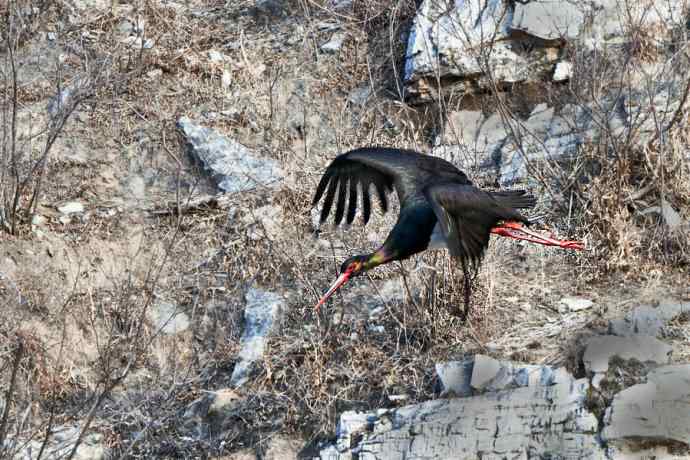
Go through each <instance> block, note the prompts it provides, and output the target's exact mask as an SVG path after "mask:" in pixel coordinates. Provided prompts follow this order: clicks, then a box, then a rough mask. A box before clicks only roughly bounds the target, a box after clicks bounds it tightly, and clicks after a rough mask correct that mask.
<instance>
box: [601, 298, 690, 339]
mask: <svg viewBox="0 0 690 460" xmlns="http://www.w3.org/2000/svg"><path fill="white" fill-rule="evenodd" d="M685 312H690V302H687V301H682V300H679V299H672V298H666V299H662V300H661V301H660V302H659V304H658V305H657V306H652V305H640V306H639V307H637V308H634V309H633V310H631V311H630V312H628V314H626V315H625V317H623V318H617V319H612V320H610V321H609V334H614V335H618V336H631V335H636V334H641V335H649V336H652V337H658V336H660V335H663V334H664V333H665V329H666V323H667V322H669V321H671V320H672V319H674V318H676V317H677V316H679V315H680V314H682V313H685Z"/></svg>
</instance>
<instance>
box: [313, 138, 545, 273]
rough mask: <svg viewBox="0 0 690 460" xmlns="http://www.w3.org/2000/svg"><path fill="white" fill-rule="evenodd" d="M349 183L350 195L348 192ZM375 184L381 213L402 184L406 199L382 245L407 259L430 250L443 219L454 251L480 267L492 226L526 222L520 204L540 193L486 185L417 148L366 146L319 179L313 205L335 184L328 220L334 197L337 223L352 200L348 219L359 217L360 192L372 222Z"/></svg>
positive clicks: (337, 162) (347, 155) (366, 218)
mask: <svg viewBox="0 0 690 460" xmlns="http://www.w3.org/2000/svg"><path fill="white" fill-rule="evenodd" d="M348 184H349V194H347V193H346V188H347V187H348ZM371 186H373V188H374V190H375V191H376V193H377V195H378V198H379V202H380V204H381V210H382V212H384V213H385V212H386V211H387V210H388V200H387V196H386V195H387V193H389V192H392V191H393V190H395V192H396V193H397V195H398V200H399V201H400V216H399V218H398V222H397V223H396V225H395V227H394V228H393V229H392V231H391V233H390V235H389V237H388V238H387V240H386V242H385V243H384V246H383V247H384V249H385V250H387V251H388V253H390V254H391V255H392V256H393V258H394V259H404V258H407V257H409V256H411V255H412V254H415V253H416V252H420V251H423V250H424V249H426V248H427V247H428V244H429V241H430V239H431V235H432V232H433V230H434V227H435V225H436V223H437V222H438V223H439V224H440V228H441V231H442V233H443V236H444V238H445V240H446V244H447V246H448V249H449V250H450V253H451V255H453V256H455V257H458V258H459V259H461V261H462V262H463V263H467V264H468V265H474V266H476V265H478V263H479V262H480V261H481V258H482V255H483V253H484V251H485V249H486V247H487V246H488V243H489V235H490V231H491V229H492V228H493V227H494V226H495V225H496V224H497V223H499V222H500V221H504V220H510V221H519V222H524V223H527V222H528V221H527V219H526V218H525V217H524V216H522V214H520V213H519V212H518V211H517V209H519V208H529V207H533V206H534V204H535V199H534V197H532V196H530V195H527V194H526V193H525V192H524V191H522V190H518V191H500V192H490V191H484V190H481V189H479V188H477V187H475V186H474V185H473V184H472V182H471V181H470V180H469V179H468V178H467V176H466V175H465V174H464V173H463V172H462V171H460V170H459V169H457V168H456V167H455V166H453V165H452V164H451V163H449V162H447V161H445V160H443V159H441V158H437V157H432V156H429V155H423V154H420V153H417V152H415V151H411V150H401V149H390V148H363V149H357V150H352V151H350V152H347V153H344V154H342V155H339V156H338V157H337V158H336V159H335V160H333V162H332V163H331V164H330V166H328V168H327V169H326V172H325V173H324V175H323V177H322V178H321V181H320V182H319V185H318V187H317V189H316V193H315V194H314V199H313V202H312V205H316V204H317V203H318V202H319V201H320V200H321V198H322V196H323V194H324V191H325V190H326V187H328V191H327V193H326V197H325V199H324V202H323V208H322V211H321V222H324V221H325V220H326V219H327V218H328V215H329V213H330V210H331V207H332V205H333V202H334V200H335V202H336V212H335V215H334V220H333V222H334V223H335V224H336V225H337V224H339V223H340V222H342V220H343V216H344V210H345V208H346V206H347V209H348V212H347V222H348V223H352V221H353V220H354V216H355V214H356V209H357V207H358V196H359V192H361V194H362V218H363V221H364V224H366V223H367V222H368V221H369V218H370V215H371V198H370V193H371V190H370V188H371ZM336 188H337V189H338V196H337V200H336V195H335V191H336ZM358 189H359V190H358ZM346 199H347V201H348V203H346Z"/></svg>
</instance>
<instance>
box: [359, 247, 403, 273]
mask: <svg viewBox="0 0 690 460" xmlns="http://www.w3.org/2000/svg"><path fill="white" fill-rule="evenodd" d="M394 258H395V254H394V253H393V251H391V250H390V249H388V248H386V246H381V247H380V248H379V249H378V250H376V251H374V252H372V253H371V254H369V258H368V259H367V260H366V262H364V269H365V270H371V269H372V268H375V267H378V266H379V265H382V264H385V263H387V262H390V261H391V260H393V259H394Z"/></svg>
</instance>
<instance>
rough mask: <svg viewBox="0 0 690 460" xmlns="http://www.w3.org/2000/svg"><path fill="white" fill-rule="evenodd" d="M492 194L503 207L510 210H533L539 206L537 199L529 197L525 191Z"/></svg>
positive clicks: (505, 191) (506, 191)
mask: <svg viewBox="0 0 690 460" xmlns="http://www.w3.org/2000/svg"><path fill="white" fill-rule="evenodd" d="M490 193H491V196H492V197H493V198H494V199H495V200H496V201H498V202H499V203H500V204H501V206H503V207H505V208H508V209H525V208H533V207H534V206H535V205H536V204H537V199H536V198H535V197H534V196H533V195H528V194H527V192H526V191H525V190H503V191H500V192H490Z"/></svg>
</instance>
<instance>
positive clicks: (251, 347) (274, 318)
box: [230, 288, 285, 388]
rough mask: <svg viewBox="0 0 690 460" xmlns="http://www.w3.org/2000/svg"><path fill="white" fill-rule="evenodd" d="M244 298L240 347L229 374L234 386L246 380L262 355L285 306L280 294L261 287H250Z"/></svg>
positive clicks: (231, 383)
mask: <svg viewBox="0 0 690 460" xmlns="http://www.w3.org/2000/svg"><path fill="white" fill-rule="evenodd" d="M245 300H246V302H247V305H246V307H245V309H244V331H243V333H242V339H241V349H240V352H239V355H238V362H237V363H236V364H235V368H234V369H233V371H232V376H231V377H230V385H231V386H233V387H235V388H237V387H239V386H241V385H243V384H244V383H246V382H247V380H248V379H249V373H250V371H251V368H252V366H253V365H254V363H256V362H257V361H258V360H260V359H262V357H263V354H264V348H265V346H266V340H267V337H268V335H269V334H270V333H271V331H272V329H273V328H274V326H275V324H276V323H277V322H278V319H279V316H280V314H281V312H282V311H283V310H284V308H285V300H284V299H283V298H282V297H281V296H280V295H278V294H276V293H273V292H268V291H264V290H261V289H256V288H250V289H249V291H247V294H246V295H245Z"/></svg>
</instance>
